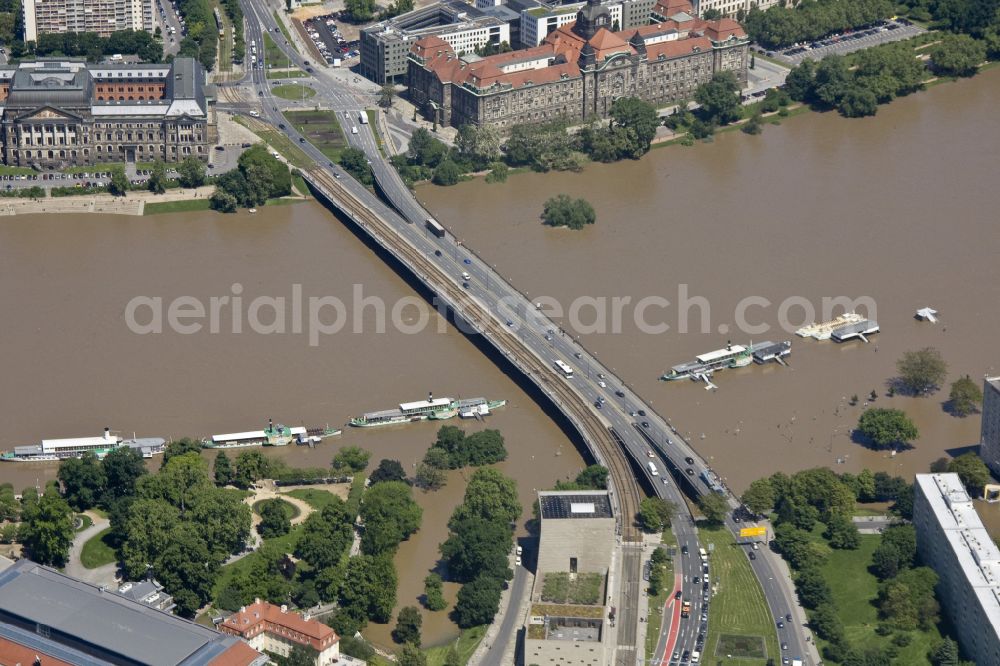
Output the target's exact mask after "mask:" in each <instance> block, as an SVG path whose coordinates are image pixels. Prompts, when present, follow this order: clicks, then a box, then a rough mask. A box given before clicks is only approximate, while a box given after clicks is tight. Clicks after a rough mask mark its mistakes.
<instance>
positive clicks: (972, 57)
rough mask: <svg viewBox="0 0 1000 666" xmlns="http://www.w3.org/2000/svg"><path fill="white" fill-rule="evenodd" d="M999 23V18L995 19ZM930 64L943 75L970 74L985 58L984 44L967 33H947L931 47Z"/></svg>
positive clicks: (973, 72)
mask: <svg viewBox="0 0 1000 666" xmlns="http://www.w3.org/2000/svg"><path fill="white" fill-rule="evenodd" d="M997 23H998V24H1000V19H997ZM930 55H931V65H932V67H933V69H934V71H935V72H936V73H938V74H941V75H943V76H972V75H973V74H975V73H976V72H977V71H979V65H981V64H982V63H983V62H984V61H985V60H986V45H985V44H984V43H983V42H982V41H980V40H978V39H973V38H972V37H970V36H969V35H948V34H945V35H944V36H942V38H941V42H940V43H939V44H937V45H936V46H934V47H933V48H932V49H931V53H930Z"/></svg>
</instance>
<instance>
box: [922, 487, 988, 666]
mask: <svg viewBox="0 0 1000 666" xmlns="http://www.w3.org/2000/svg"><path fill="white" fill-rule="evenodd" d="M913 524H914V526H915V527H916V530H917V550H918V552H919V553H920V559H921V561H922V562H923V564H925V565H927V566H929V567H931V568H932V569H934V571H935V572H936V573H937V575H938V576H939V577H940V580H939V581H938V586H937V594H938V598H939V599H940V601H941V605H942V607H943V608H944V611H945V613H947V615H948V618H949V619H950V620H951V625H952V626H953V627H954V628H955V632H956V634H957V636H958V642H959V645H960V646H961V648H962V651H963V652H964V653H965V656H966V657H968V658H970V659H972V660H973V661H974V662H975V663H977V664H1000V548H997V545H996V544H995V543H994V542H993V539H992V538H991V537H990V534H989V532H987V531H986V528H985V527H983V523H982V521H981V520H980V519H979V514H978V513H976V508H975V506H973V503H972V500H971V499H970V498H969V495H968V494H967V493H966V491H965V487H964V486H963V485H962V481H961V479H960V478H959V476H958V474H917V478H916V484H915V487H914V497H913Z"/></svg>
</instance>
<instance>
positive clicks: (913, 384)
mask: <svg viewBox="0 0 1000 666" xmlns="http://www.w3.org/2000/svg"><path fill="white" fill-rule="evenodd" d="M896 369H897V370H898V371H899V382H900V384H902V386H903V388H905V389H907V390H908V391H910V392H911V393H913V394H920V393H930V392H931V391H934V390H936V389H937V387H938V386H940V385H941V382H943V381H944V378H945V375H946V374H947V373H948V364H947V363H945V362H944V359H943V358H941V352H939V351H938V350H936V349H934V348H933V347H925V348H924V349H919V350H917V351H908V352H903V356H902V357H900V359H899V360H898V361H896Z"/></svg>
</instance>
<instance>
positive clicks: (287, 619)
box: [219, 601, 339, 649]
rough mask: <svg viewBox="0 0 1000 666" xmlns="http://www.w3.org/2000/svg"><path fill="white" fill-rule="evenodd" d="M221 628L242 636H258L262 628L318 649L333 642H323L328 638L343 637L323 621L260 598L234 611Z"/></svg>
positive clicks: (334, 639)
mask: <svg viewBox="0 0 1000 666" xmlns="http://www.w3.org/2000/svg"><path fill="white" fill-rule="evenodd" d="M219 629H221V630H222V631H224V632H226V633H228V634H234V635H237V636H240V637H248V636H250V635H256V634H259V633H261V631H266V632H269V633H277V634H279V635H281V636H283V637H285V638H288V639H289V640H293V641H295V642H298V643H302V644H306V643H311V644H312V646H313V647H314V648H316V649H323V648H325V647H326V646H327V645H330V644H332V643H326V645H323V643H324V642H325V641H327V639H330V638H332V639H333V641H337V640H339V638H338V637H337V634H336V633H334V631H333V629H331V628H330V627H328V626H326V625H325V624H323V623H322V622H317V621H316V620H306V619H304V618H303V617H302V616H301V615H299V614H298V613H288V612H285V611H282V610H281V607H279V606H275V605H274V604H270V603H268V602H266V601H257V602H255V603H253V604H251V605H249V606H247V607H246V608H245V609H243V610H241V611H240V612H238V613H233V614H232V615H230V616H229V617H228V618H226V621H225V622H223V623H222V624H221V625H220V626H219ZM321 645H322V648H321V647H320V646H321Z"/></svg>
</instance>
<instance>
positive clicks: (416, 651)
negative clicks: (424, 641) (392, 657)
mask: <svg viewBox="0 0 1000 666" xmlns="http://www.w3.org/2000/svg"><path fill="white" fill-rule="evenodd" d="M399 666H427V655H426V654H424V653H423V652H421V651H420V648H419V647H418V646H416V645H413V644H410V643H407V644H406V645H404V646H403V650H402V651H401V652H400V653H399Z"/></svg>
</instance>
